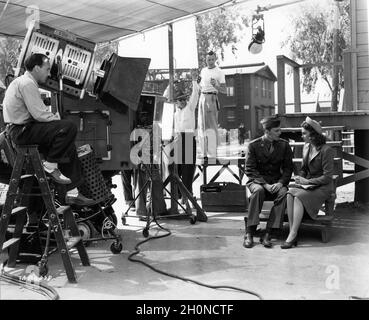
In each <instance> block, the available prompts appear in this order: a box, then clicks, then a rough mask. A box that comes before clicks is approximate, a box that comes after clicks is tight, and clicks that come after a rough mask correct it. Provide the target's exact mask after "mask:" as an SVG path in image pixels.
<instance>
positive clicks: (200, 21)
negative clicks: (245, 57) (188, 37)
mask: <svg viewBox="0 0 369 320" xmlns="http://www.w3.org/2000/svg"><path fill="white" fill-rule="evenodd" d="M248 19H249V18H248V17H246V16H243V15H241V13H240V12H238V11H237V8H232V7H228V8H221V9H219V10H216V11H211V12H207V13H204V14H202V15H199V16H198V17H197V21H196V36H197V50H198V55H199V67H200V68H202V67H203V66H205V65H206V63H205V57H206V53H207V52H209V51H210V50H213V51H214V52H216V53H217V54H218V56H220V57H221V59H222V60H223V59H224V50H225V48H226V47H227V46H229V45H231V48H232V52H233V53H234V54H235V53H236V51H237V43H238V42H239V40H240V34H241V33H240V32H239V31H242V30H243V28H244V27H247V26H248V25H249V20H248Z"/></svg>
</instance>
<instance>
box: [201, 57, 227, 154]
mask: <svg viewBox="0 0 369 320" xmlns="http://www.w3.org/2000/svg"><path fill="white" fill-rule="evenodd" d="M215 62H216V55H215V53H214V52H213V51H210V52H208V54H207V55H206V65H207V67H206V68H204V69H202V70H201V74H200V77H201V82H200V87H201V95H200V101H199V114H198V137H199V146H200V151H201V156H202V157H208V158H216V155H217V146H218V112H219V110H220V104H219V100H218V93H219V92H220V93H223V94H225V93H226V84H225V74H224V72H223V71H222V70H221V69H220V68H219V67H217V66H216V65H215Z"/></svg>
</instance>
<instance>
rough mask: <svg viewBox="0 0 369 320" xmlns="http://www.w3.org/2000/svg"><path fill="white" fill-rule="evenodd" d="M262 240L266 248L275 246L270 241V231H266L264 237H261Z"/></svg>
mask: <svg viewBox="0 0 369 320" xmlns="http://www.w3.org/2000/svg"><path fill="white" fill-rule="evenodd" d="M260 242H261V244H262V245H263V246H264V247H265V248H271V247H273V244H272V242H271V241H270V235H269V233H266V234H265V235H264V237H262V238H260Z"/></svg>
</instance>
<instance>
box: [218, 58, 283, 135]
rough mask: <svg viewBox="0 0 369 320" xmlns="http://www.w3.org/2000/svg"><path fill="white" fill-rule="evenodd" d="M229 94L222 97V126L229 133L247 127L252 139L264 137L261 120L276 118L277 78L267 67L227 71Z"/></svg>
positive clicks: (219, 119)
mask: <svg viewBox="0 0 369 320" xmlns="http://www.w3.org/2000/svg"><path fill="white" fill-rule="evenodd" d="M223 71H224V72H225V74H226V86H227V94H226V95H224V94H220V95H219V100H220V105H221V109H220V111H219V118H218V121H219V125H220V126H221V127H222V128H225V129H227V130H229V129H235V128H238V127H239V125H240V124H241V123H243V124H244V126H245V128H246V132H248V134H247V137H248V138H252V139H253V138H255V137H257V136H259V135H260V134H261V132H262V131H261V125H260V120H261V119H262V118H263V117H265V116H269V115H273V114H275V96H274V83H275V82H276V81H277V78H276V76H275V75H274V73H273V72H272V71H271V70H270V68H269V67H268V66H266V65H260V66H247V65H246V66H235V67H232V68H228V67H226V68H223Z"/></svg>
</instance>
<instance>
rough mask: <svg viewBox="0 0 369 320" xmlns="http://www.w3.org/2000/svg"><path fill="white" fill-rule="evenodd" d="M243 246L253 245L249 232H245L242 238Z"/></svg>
mask: <svg viewBox="0 0 369 320" xmlns="http://www.w3.org/2000/svg"><path fill="white" fill-rule="evenodd" d="M243 246H244V247H245V248H252V247H253V246H254V237H253V236H252V234H251V233H246V235H245V238H244V240H243Z"/></svg>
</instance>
